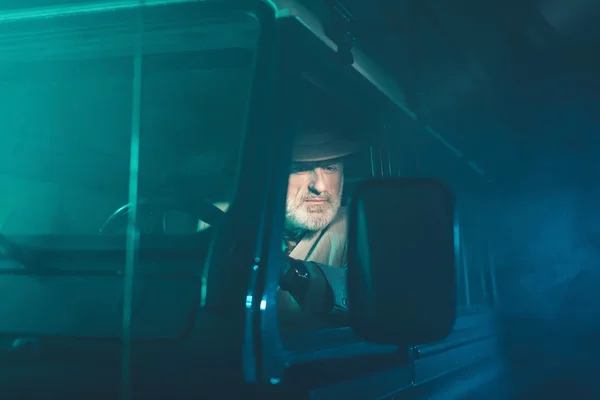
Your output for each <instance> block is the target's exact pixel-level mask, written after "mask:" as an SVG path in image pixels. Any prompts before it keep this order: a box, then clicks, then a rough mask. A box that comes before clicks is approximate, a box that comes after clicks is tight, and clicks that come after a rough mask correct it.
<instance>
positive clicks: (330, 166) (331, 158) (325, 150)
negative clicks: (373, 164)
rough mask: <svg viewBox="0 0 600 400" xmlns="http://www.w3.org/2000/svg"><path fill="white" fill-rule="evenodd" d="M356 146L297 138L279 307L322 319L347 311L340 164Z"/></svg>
mask: <svg viewBox="0 0 600 400" xmlns="http://www.w3.org/2000/svg"><path fill="white" fill-rule="evenodd" d="M357 150H358V146H357V144H356V143H354V142H351V141H346V140H343V139H340V138H339V137H335V136H334V135H332V134H329V133H318V134H304V135H301V136H300V137H299V138H297V141H296V144H295V146H294V152H293V163H292V170H291V172H290V177H289V183H288V190H287V199H286V219H285V227H284V237H283V251H284V252H285V254H286V256H287V258H286V260H287V262H286V265H285V266H284V268H282V271H281V278H280V284H279V286H280V289H281V290H280V292H279V293H278V306H279V309H280V311H281V310H284V311H290V310H301V311H306V312H309V313H327V312H330V311H332V310H333V309H334V308H341V309H345V308H346V295H345V291H346V290H345V284H346V273H345V267H346V256H347V222H346V212H345V209H344V208H343V207H342V206H341V202H342V194H343V189H344V160H345V157H346V156H348V155H350V154H352V153H354V152H356V151H357Z"/></svg>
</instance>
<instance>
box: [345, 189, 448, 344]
mask: <svg viewBox="0 0 600 400" xmlns="http://www.w3.org/2000/svg"><path fill="white" fill-rule="evenodd" d="M349 213H350V214H349V236H348V275H347V276H348V279H347V286H348V287H347V289H348V293H347V294H348V306H349V310H350V319H351V325H352V327H353V329H354V331H355V332H356V334H357V335H359V336H360V337H361V338H362V339H364V340H366V341H369V342H375V343H381V344H399V345H400V344H401V345H408V344H421V343H428V342H434V341H439V340H442V339H443V338H445V337H446V336H447V335H448V334H449V333H450V331H451V330H452V327H453V325H454V320H455V317H456V273H455V265H456V261H457V254H458V251H457V249H458V246H457V243H458V237H457V236H458V235H457V234H455V232H456V227H457V225H456V218H455V211H454V196H453V194H452V192H451V190H450V189H449V188H448V187H447V186H446V185H445V184H443V183H442V182H440V181H437V180H434V179H405V178H387V179H381V180H370V181H366V182H363V183H362V184H361V185H360V186H359V187H358V188H357V190H356V191H355V193H354V195H353V197H352V199H351V200H350V207H349Z"/></svg>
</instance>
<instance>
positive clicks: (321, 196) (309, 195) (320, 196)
mask: <svg viewBox="0 0 600 400" xmlns="http://www.w3.org/2000/svg"><path fill="white" fill-rule="evenodd" d="M301 200H302V201H305V200H325V201H327V202H329V203H331V200H332V198H331V195H330V194H329V193H325V192H324V193H321V194H313V193H307V194H305V195H303V196H302V198H301Z"/></svg>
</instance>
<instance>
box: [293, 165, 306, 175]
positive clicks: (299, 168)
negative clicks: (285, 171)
mask: <svg viewBox="0 0 600 400" xmlns="http://www.w3.org/2000/svg"><path fill="white" fill-rule="evenodd" d="M306 171H308V170H307V169H306V168H302V167H292V174H301V173H303V172H306Z"/></svg>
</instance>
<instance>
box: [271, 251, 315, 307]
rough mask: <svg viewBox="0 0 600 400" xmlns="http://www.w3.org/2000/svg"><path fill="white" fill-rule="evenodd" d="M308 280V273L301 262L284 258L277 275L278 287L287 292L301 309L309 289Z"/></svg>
mask: <svg viewBox="0 0 600 400" xmlns="http://www.w3.org/2000/svg"><path fill="white" fill-rule="evenodd" d="M310 279H311V277H310V273H309V272H308V269H307V268H306V265H305V264H304V262H303V261H300V260H296V259H293V258H291V257H287V256H286V257H285V262H284V265H283V267H282V268H281V273H280V275H279V287H280V288H281V289H282V290H285V291H286V292H289V293H290V294H291V295H292V297H293V298H294V300H296V302H297V303H298V304H299V305H300V306H301V307H302V304H303V303H304V299H305V297H306V293H307V292H308V289H309V287H310Z"/></svg>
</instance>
